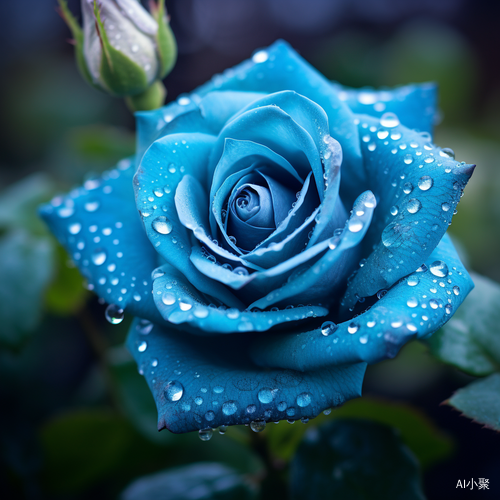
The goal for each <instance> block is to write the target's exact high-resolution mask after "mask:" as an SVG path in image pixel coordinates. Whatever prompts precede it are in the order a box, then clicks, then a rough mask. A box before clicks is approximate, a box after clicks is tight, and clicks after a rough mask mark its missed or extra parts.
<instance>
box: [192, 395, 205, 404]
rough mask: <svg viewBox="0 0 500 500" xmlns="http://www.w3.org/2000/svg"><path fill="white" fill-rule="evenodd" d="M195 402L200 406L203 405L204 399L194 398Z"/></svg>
mask: <svg viewBox="0 0 500 500" xmlns="http://www.w3.org/2000/svg"><path fill="white" fill-rule="evenodd" d="M194 402H195V403H196V404H197V405H198V406H200V405H201V404H203V398H202V397H200V396H196V397H195V398H194Z"/></svg>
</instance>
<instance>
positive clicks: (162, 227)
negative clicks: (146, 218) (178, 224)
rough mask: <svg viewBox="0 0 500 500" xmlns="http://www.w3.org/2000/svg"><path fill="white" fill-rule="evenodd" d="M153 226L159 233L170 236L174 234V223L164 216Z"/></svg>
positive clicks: (155, 221)
mask: <svg viewBox="0 0 500 500" xmlns="http://www.w3.org/2000/svg"><path fill="white" fill-rule="evenodd" d="M151 225H152V226H153V229H154V230H155V231H156V232H157V233H160V234H170V233H171V232H172V223H171V222H170V221H169V220H168V219H167V218H166V217H165V216H164V215H160V216H159V217H157V218H156V219H155V220H154V221H153V223H152V224H151Z"/></svg>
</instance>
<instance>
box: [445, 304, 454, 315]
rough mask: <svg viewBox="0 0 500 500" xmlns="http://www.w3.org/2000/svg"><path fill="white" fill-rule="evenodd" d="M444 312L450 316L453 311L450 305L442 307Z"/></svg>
mask: <svg viewBox="0 0 500 500" xmlns="http://www.w3.org/2000/svg"><path fill="white" fill-rule="evenodd" d="M444 311H445V313H446V314H451V313H452V311H453V306H452V305H451V304H446V305H445V306H444Z"/></svg>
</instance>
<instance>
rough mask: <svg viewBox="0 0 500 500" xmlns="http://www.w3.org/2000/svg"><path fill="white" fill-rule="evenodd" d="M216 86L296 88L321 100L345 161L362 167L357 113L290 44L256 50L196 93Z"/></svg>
mask: <svg viewBox="0 0 500 500" xmlns="http://www.w3.org/2000/svg"><path fill="white" fill-rule="evenodd" d="M214 90H247V91H252V92H255V91H257V92H266V93H273V92H280V91H283V90H293V91H295V92H297V93H298V94H300V95H303V96H305V97H307V98H309V99H311V100H312V101H314V102H315V103H317V104H319V105H320V106H321V107H322V108H323V109H324V110H325V112H326V113H327V115H328V122H329V125H330V135H331V136H332V137H335V139H337V140H338V141H339V142H340V144H341V146H342V150H343V151H344V163H345V165H347V166H348V167H349V168H352V169H357V168H360V167H361V154H360V149H359V138H358V132H357V130H356V127H355V126H354V123H353V119H354V116H353V114H352V112H351V110H350V109H349V107H348V106H347V105H346V104H345V103H344V102H343V101H341V100H340V99H339V97H338V93H337V92H336V91H335V90H334V89H333V87H332V85H331V82H329V81H328V80H327V79H326V78H325V77H324V76H323V75H322V74H321V73H319V72H318V71H316V69H314V68H313V67H312V66H311V65H310V64H309V63H307V62H306V61H305V60H304V59H302V58H301V57H300V56H299V55H298V54H297V52H295V51H294V50H293V49H292V48H291V47H290V45H288V44H287V43H286V42H283V41H277V42H275V43H274V44H273V45H271V46H270V47H268V48H267V49H264V50H260V51H258V52H256V53H255V54H254V56H253V57H252V59H251V60H248V61H245V62H243V63H241V64H239V65H238V66H235V67H234V68H232V70H230V71H227V72H225V73H224V74H223V75H216V76H214V77H213V79H212V81H210V82H208V83H206V84H205V85H203V86H201V87H199V88H198V89H197V90H196V94H198V95H201V96H204V95H206V94H208V93H209V92H212V91H214Z"/></svg>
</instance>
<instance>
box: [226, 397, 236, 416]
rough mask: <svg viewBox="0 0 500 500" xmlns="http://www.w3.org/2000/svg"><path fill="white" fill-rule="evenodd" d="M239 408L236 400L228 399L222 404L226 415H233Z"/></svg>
mask: <svg viewBox="0 0 500 500" xmlns="http://www.w3.org/2000/svg"><path fill="white" fill-rule="evenodd" d="M237 410H238V404H237V403H236V401H226V402H225V403H223V404H222V413H224V415H227V416H229V415H233V414H234V413H236V412H237Z"/></svg>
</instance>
